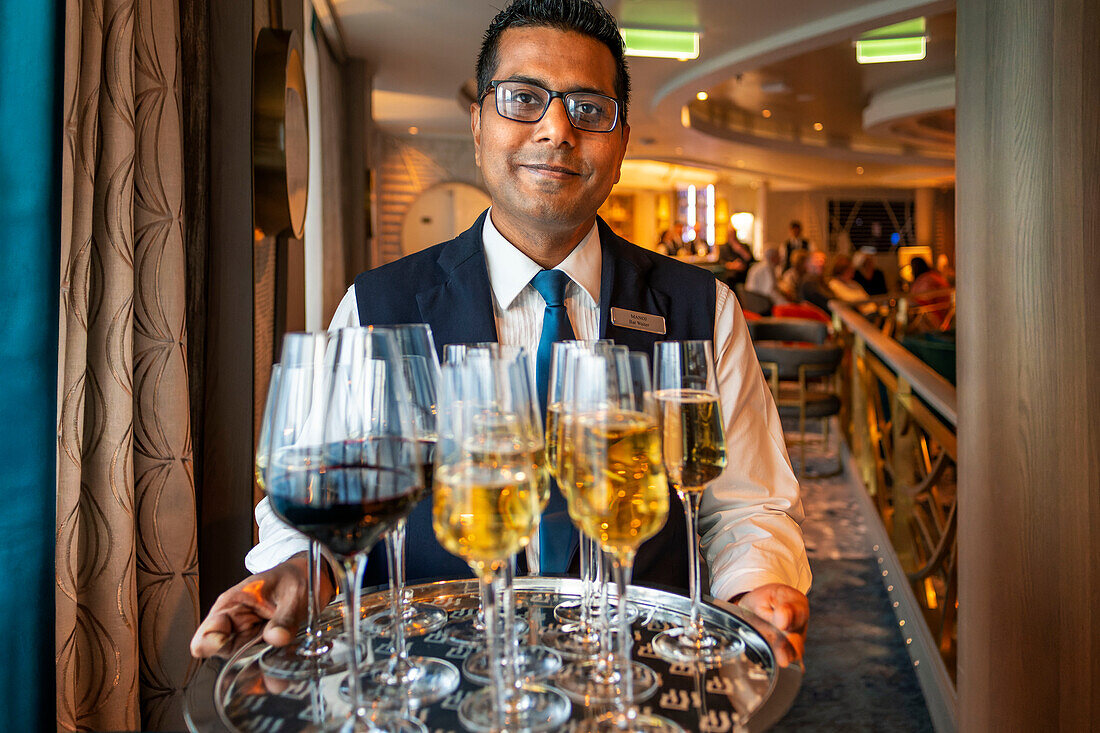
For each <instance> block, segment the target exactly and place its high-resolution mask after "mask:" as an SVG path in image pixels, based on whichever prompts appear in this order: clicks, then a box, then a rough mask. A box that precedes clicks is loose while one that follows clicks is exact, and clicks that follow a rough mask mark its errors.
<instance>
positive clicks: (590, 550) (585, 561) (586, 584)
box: [580, 534, 598, 634]
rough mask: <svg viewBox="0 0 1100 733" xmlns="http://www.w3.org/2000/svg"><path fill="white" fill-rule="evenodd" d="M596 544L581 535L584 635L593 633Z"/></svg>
mask: <svg viewBox="0 0 1100 733" xmlns="http://www.w3.org/2000/svg"><path fill="white" fill-rule="evenodd" d="M595 544H596V543H595V542H593V541H592V540H590V539H589V538H588V537H587V536H585V535H584V534H582V535H581V548H580V552H581V608H580V631H581V633H582V634H588V633H591V629H592V591H593V588H594V582H593V581H594V578H593V577H592V576H593V575H594V573H593V571H592V556H593V555H595V554H596V552H598V549H597V548H596V546H595Z"/></svg>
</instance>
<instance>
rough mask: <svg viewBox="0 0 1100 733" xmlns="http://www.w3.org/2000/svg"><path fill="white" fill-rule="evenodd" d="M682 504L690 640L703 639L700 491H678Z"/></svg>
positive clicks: (701, 493)
mask: <svg viewBox="0 0 1100 733" xmlns="http://www.w3.org/2000/svg"><path fill="white" fill-rule="evenodd" d="M680 499H681V500H682V501H683V502H684V516H685V517H686V519H687V535H688V590H689V591H690V592H691V626H690V631H691V638H693V639H700V638H702V637H703V621H702V618H701V616H700V609H701V604H702V598H701V596H702V589H701V588H700V586H701V585H702V579H701V578H700V568H699V504H700V503H701V502H702V500H703V492H702V491H683V490H681V491H680Z"/></svg>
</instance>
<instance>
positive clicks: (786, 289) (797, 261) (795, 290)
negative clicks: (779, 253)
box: [778, 249, 810, 303]
mask: <svg viewBox="0 0 1100 733" xmlns="http://www.w3.org/2000/svg"><path fill="white" fill-rule="evenodd" d="M809 258H810V253H809V252H807V251H806V250H804V249H800V250H796V251H795V252H794V253H793V254H792V255H791V266H790V267H788V268H787V270H786V272H784V273H783V276H782V277H781V278H779V286H778V287H779V292H781V293H783V297H785V298H786V299H787V300H788V301H789V302H791V303H797V302H799V301H800V300H802V295H801V289H802V278H804V277H806V265H807V260H809Z"/></svg>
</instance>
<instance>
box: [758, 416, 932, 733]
mask: <svg viewBox="0 0 1100 733" xmlns="http://www.w3.org/2000/svg"><path fill="white" fill-rule="evenodd" d="M790 437H791V434H788V438H790ZM818 437H820V436H818ZM789 445H790V449H789V450H790V452H791V458H792V460H796V461H797V455H798V447H797V446H795V445H793V444H790V443H789ZM830 445H831V446H832V447H834V448H835V446H836V445H837V443H836V436H835V434H833V435H831V436H830ZM807 463H808V464H809V467H810V468H811V469H812V470H823V469H826V468H828V467H829V466H835V465H836V457H835V453H831V454H830V455H828V456H825V455H823V454H822V452H821V450H820V449H819V448H815V449H813V450H809V449H808V452H807ZM850 481H851V480H850V479H849V477H848V476H846V475H845V474H841V475H839V476H835V477H832V478H827V479H803V480H802V482H801V483H802V501H803V505H804V507H805V510H806V521H805V523H804V524H803V526H802V530H803V533H804V535H805V537H806V547H807V551H808V553H809V558H810V568H811V570H812V571H813V575H814V579H813V588H812V589H811V591H810V629H809V633H808V634H807V637H806V659H805V663H806V676H805V677H804V678H803V681H802V688H801V690H800V691H799V694H798V698H797V699H796V700H795V703H794V705H793V706H792V707H791V710H790V712H788V713H787V715H786V716H785V717H784V718H783V720H782V721H780V723H779V724H778V725H776V726H775V727H774V728H773V729H772V730H775V731H822V732H824V731H845V732H848V731H854V732H858V731H873V732H875V733H895V732H898V733H911V732H912V733H924V732H925V731H928V732H931V731H933V727H932V721H931V719H930V718H929V716H928V709H927V708H926V707H925V703H924V697H923V695H922V694H921V689H920V685H919V683H918V682H917V677H916V674H914V672H913V668H912V662H911V661H910V659H909V655H908V653H907V652H906V650H905V642H904V639H903V638H902V636H901V634H900V632H899V630H898V625H897V619H896V617H895V616H894V613H893V610H892V609H891V607H890V603H889V601H888V599H887V595H886V589H885V588H883V586H882V582H881V580H880V577H879V571H878V568H877V563H876V561H875V559H874V557H873V556H872V554H871V549H870V543H869V541H868V539H867V529H866V527H865V526H864V524H863V522H862V521H861V518H860V514H859V511H858V510H857V508H856V504H855V501H854V494H853V493H852V492H854V491H857V490H862V489H861V488H860V487H859V486H858V484H856V485H851V484H850Z"/></svg>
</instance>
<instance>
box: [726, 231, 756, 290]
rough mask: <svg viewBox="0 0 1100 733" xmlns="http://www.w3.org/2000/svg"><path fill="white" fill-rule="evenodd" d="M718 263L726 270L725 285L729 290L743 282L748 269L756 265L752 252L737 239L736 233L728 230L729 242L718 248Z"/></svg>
mask: <svg viewBox="0 0 1100 733" xmlns="http://www.w3.org/2000/svg"><path fill="white" fill-rule="evenodd" d="M718 261H719V262H720V263H722V266H723V267H724V268H725V270H726V285H728V286H729V287H730V288H734V287H736V286H737V285H738V284H740V283H743V282H745V279H746V278H747V277H748V275H749V268H750V267H752V266H753V265H754V264H755V263H756V258H755V257H753V256H752V251H751V250H750V249H749V248H748V247H746V246H745V244H744V243H743V242H742V241H741V240H740V239H738V238H737V232H735V231H734V230H733V229H732V228H730V234H729V240H728V241H727V242H726V243H725V244H723V245H721V246H720V247H718Z"/></svg>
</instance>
